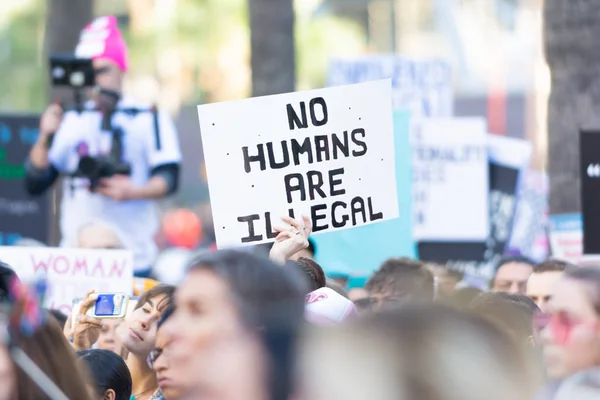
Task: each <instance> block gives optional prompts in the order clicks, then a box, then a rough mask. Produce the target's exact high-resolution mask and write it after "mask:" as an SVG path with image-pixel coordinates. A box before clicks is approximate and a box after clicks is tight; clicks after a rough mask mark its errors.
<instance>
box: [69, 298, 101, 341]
mask: <svg viewBox="0 0 600 400" xmlns="http://www.w3.org/2000/svg"><path fill="white" fill-rule="evenodd" d="M96 298H97V296H96V294H95V293H94V290H91V291H89V292H87V293H86V295H85V297H84V298H83V301H82V302H81V305H80V307H79V313H78V314H77V316H76V317H75V324H74V326H73V347H75V349H77V350H88V349H91V348H92V346H93V345H94V343H96V342H97V341H98V337H99V336H100V331H101V329H102V320H100V319H98V318H94V317H91V316H89V315H86V313H87V311H88V310H89V309H90V307H93V306H94V303H96Z"/></svg>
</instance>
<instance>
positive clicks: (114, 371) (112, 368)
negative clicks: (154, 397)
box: [77, 349, 131, 400]
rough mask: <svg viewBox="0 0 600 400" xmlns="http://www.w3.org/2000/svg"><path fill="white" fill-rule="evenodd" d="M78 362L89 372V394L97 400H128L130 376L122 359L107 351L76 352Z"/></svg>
mask: <svg viewBox="0 0 600 400" xmlns="http://www.w3.org/2000/svg"><path fill="white" fill-rule="evenodd" d="M77 355H78V356H79V359H80V361H81V362H82V363H83V364H84V365H85V367H86V368H87V371H89V375H90V378H91V380H92V382H91V385H92V390H91V392H92V393H94V394H95V398H96V399H98V400H129V398H130V396H131V374H130V373H129V369H128V368H127V364H125V361H123V359H122V358H121V357H120V356H119V355H117V354H115V353H113V352H112V351H108V350H99V349H96V350H82V351H78V352H77Z"/></svg>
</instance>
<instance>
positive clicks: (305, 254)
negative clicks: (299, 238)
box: [291, 237, 317, 260]
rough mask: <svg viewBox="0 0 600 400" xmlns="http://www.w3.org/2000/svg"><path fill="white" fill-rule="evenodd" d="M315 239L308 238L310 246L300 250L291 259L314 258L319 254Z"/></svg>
mask: <svg viewBox="0 0 600 400" xmlns="http://www.w3.org/2000/svg"><path fill="white" fill-rule="evenodd" d="M316 249H317V248H316V245H315V241H314V239H313V238H310V237H309V238H308V247H307V248H305V249H302V250H300V251H299V252H297V253H296V254H294V255H293V256H292V257H291V260H298V259H299V258H308V259H311V260H313V259H314V258H315V255H316V254H317V250H316Z"/></svg>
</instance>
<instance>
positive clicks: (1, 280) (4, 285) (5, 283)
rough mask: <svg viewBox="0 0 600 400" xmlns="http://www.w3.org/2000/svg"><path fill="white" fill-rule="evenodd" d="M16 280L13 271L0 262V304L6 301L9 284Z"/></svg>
mask: <svg viewBox="0 0 600 400" xmlns="http://www.w3.org/2000/svg"><path fill="white" fill-rule="evenodd" d="M18 279H19V278H18V277H17V274H16V273H15V271H14V270H13V269H12V268H11V267H10V266H9V265H8V264H5V263H3V262H2V261H0V303H2V302H6V301H8V299H9V293H10V292H9V290H10V283H11V282H12V281H13V280H18Z"/></svg>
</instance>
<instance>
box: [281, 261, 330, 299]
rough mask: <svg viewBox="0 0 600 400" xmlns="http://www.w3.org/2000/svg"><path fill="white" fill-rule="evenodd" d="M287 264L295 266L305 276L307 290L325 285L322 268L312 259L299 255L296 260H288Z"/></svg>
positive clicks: (325, 280) (310, 290)
mask: <svg viewBox="0 0 600 400" xmlns="http://www.w3.org/2000/svg"><path fill="white" fill-rule="evenodd" d="M287 264H288V265H290V266H293V267H295V268H297V269H298V270H299V271H300V272H301V274H302V275H303V276H305V277H306V278H307V283H308V290H309V292H312V291H314V290H317V289H320V288H322V287H325V285H326V284H327V279H326V278H325V272H323V268H321V266H320V265H319V264H317V263H316V262H315V261H314V260H313V259H311V258H305V257H300V258H298V259H297V260H296V261H288V263H287Z"/></svg>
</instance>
